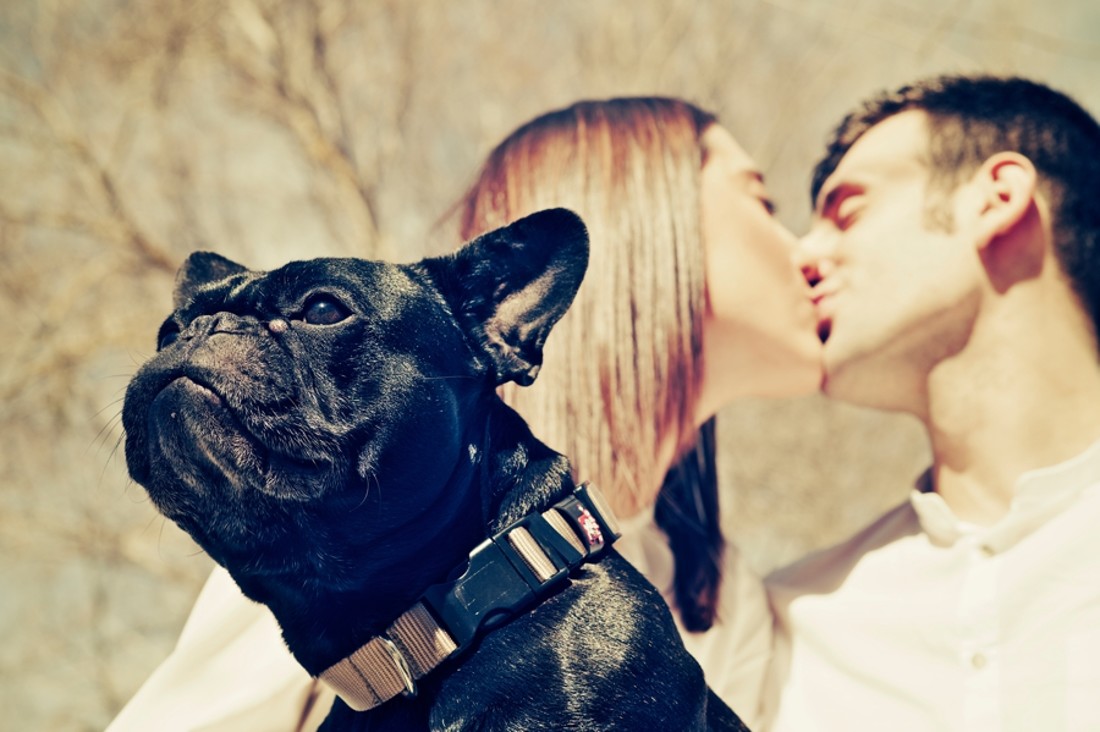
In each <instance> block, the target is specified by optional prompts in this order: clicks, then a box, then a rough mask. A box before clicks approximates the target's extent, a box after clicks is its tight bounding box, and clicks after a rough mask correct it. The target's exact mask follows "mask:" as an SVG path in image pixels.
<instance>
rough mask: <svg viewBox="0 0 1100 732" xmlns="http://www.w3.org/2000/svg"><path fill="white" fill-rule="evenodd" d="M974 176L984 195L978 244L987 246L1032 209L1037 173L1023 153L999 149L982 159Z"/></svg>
mask: <svg viewBox="0 0 1100 732" xmlns="http://www.w3.org/2000/svg"><path fill="white" fill-rule="evenodd" d="M975 178H976V180H977V182H978V183H979V190H980V191H981V195H982V201H981V203H982V209H981V212H980V214H979V216H980V219H979V227H980V232H979V233H980V236H979V239H978V245H979V248H982V249H985V248H987V247H988V246H989V245H990V244H991V243H992V242H994V241H996V240H998V239H999V238H1001V237H1004V236H1005V235H1007V234H1009V233H1011V232H1012V230H1013V229H1015V228H1016V227H1017V226H1018V225H1019V224H1020V222H1021V221H1023V220H1024V219H1025V218H1026V217H1027V216H1028V215H1029V214H1030V213H1031V212H1032V207H1033V206H1034V204H1035V194H1036V190H1037V186H1038V173H1037V172H1036V171H1035V166H1034V165H1033V164H1032V162H1031V161H1030V160H1028V159H1027V158H1026V157H1024V156H1023V155H1020V154H1019V153H1015V152H999V153H997V154H995V155H993V156H991V157H990V158H989V159H987V160H986V161H985V162H984V163H982V165H981V167H980V168H979V169H978V172H977V173H976V174H975Z"/></svg>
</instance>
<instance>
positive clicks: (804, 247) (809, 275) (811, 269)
mask: <svg viewBox="0 0 1100 732" xmlns="http://www.w3.org/2000/svg"><path fill="white" fill-rule="evenodd" d="M831 255H832V246H831V245H830V243H829V242H828V237H826V236H823V235H822V234H821V233H820V232H815V231H810V232H809V233H807V234H806V235H804V236H802V237H801V238H800V239H799V240H798V244H797V246H795V248H794V255H793V256H794V263H795V266H796V267H798V269H799V271H800V272H802V276H803V277H805V278H806V282H808V283H810V286H811V287H813V286H814V285H816V284H817V283H818V282H820V281H821V280H822V279H824V278H825V276H826V275H827V274H828V273H829V271H830V270H831V269H832V260H831V258H830V257H831Z"/></svg>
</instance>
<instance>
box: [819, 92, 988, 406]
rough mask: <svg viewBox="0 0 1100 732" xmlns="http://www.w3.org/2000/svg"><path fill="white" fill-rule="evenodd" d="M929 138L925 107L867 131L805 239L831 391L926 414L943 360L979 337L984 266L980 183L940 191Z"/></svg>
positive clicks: (828, 188)
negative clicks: (976, 189)
mask: <svg viewBox="0 0 1100 732" xmlns="http://www.w3.org/2000/svg"><path fill="white" fill-rule="evenodd" d="M927 140H928V129H927V120H926V117H925V115H924V113H923V112H920V111H907V112H903V113H901V114H898V115H895V116H893V117H889V118H887V119H886V120H884V121H882V122H880V123H879V124H877V125H875V126H874V127H872V128H871V129H870V130H868V131H867V132H866V133H865V134H864V135H863V136H862V137H861V138H860V139H859V140H858V141H857V142H856V143H855V144H854V145H853V146H852V147H851V149H850V150H849V151H848V153H847V154H846V155H845V156H844V158H843V159H842V160H841V161H840V164H839V165H838V166H837V168H836V170H835V171H834V172H833V174H832V175H831V176H830V177H829V178H828V180H826V181H825V184H824V185H823V187H822V189H821V191H820V193H819V195H818V199H817V201H815V210H814V217H813V223H812V227H811V230H810V232H809V234H807V235H806V236H805V237H804V238H803V239H802V241H801V243H800V254H801V264H802V265H803V270H804V272H805V273H806V275H807V278H808V279H809V280H810V282H811V283H812V284H814V287H813V301H814V304H815V307H816V309H817V315H818V329H819V334H820V335H821V337H822V339H823V340H824V342H825V349H824V359H825V381H824V389H825V391H826V393H828V394H830V395H832V396H836V397H839V398H841V399H844V400H846V401H852V402H855V403H859V404H864V405H866V406H873V407H878V408H886V409H900V410H905V411H911V412H914V413H916V414H918V416H920V415H922V414H923V412H924V398H923V397H924V394H925V391H926V385H927V380H928V376H929V374H930V373H931V371H932V369H933V368H934V367H935V366H936V365H937V364H938V363H940V362H941V361H942V360H943V359H944V358H945V357H947V356H949V355H951V354H952V353H955V352H957V351H958V350H959V349H960V348H961V347H962V346H963V345H964V344H965V343H966V340H967V338H968V337H969V333H970V327H971V324H972V322H973V318H974V316H975V314H976V312H977V304H978V300H979V297H978V295H979V287H978V284H979V282H980V277H979V275H980V271H981V266H980V261H979V258H978V252H977V249H976V247H975V246H974V245H973V242H972V240H973V230H972V227H971V226H970V223H971V221H972V220H973V217H972V216H967V215H966V214H967V212H968V211H970V210H973V209H974V206H973V205H972V203H973V200H974V197H973V195H972V194H973V192H972V191H970V190H969V189H968V185H967V184H964V185H963V186H960V187H959V188H958V189H956V190H955V191H954V192H952V193H949V194H943V193H937V192H935V191H933V192H931V194H930V192H929V189H928V180H929V168H928V166H927V163H926V161H925V158H926V155H925V151H926V149H927ZM929 195H934V196H945V197H946V199H947V200H946V201H945V202H944V205H946V206H947V207H948V209H949V212H950V213H951V214H952V215H953V218H954V219H955V226H954V230H953V231H951V232H947V231H943V230H942V227H939V228H937V227H936V225H935V223H934V220H933V217H931V216H929V215H928V205H927V202H928V201H929ZM968 237H969V238H968Z"/></svg>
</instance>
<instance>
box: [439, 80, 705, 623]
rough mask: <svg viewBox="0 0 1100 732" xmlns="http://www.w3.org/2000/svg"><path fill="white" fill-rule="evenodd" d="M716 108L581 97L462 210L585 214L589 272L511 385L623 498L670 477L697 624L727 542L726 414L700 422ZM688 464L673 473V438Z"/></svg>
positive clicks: (668, 497)
mask: <svg viewBox="0 0 1100 732" xmlns="http://www.w3.org/2000/svg"><path fill="white" fill-rule="evenodd" d="M713 122H714V117H713V116H712V115H710V114H709V113H707V112H704V111H702V110H700V109H698V108H697V107H694V106H693V105H690V104H688V103H686V102H683V101H680V100H676V99H668V98H660V97H644V98H620V99H610V100H604V101H583V102H578V103H576V104H574V105H572V106H570V107H567V108H565V109H561V110H557V111H554V112H550V113H548V114H544V115H542V116H540V117H538V118H536V119H534V120H532V121H531V122H528V123H527V124H525V125H523V126H522V127H520V128H519V129H517V130H516V131H515V132H513V133H512V134H511V135H510V136H508V137H507V138H506V139H505V140H504V141H503V142H501V143H500V145H498V146H497V147H496V148H495V149H494V150H493V151H492V153H490V155H489V157H488V159H487V160H486V162H485V165H484V166H483V168H482V169H481V172H480V175H479V176H478V179H477V181H476V182H475V183H474V185H473V186H472V187H471V188H470V190H469V191H468V192H467V193H466V195H465V197H464V198H463V200H462V202H461V203H460V204H459V209H460V232H459V233H460V234H461V236H462V238H463V239H464V240H465V239H469V238H472V237H474V236H476V235H478V234H481V233H484V232H486V231H488V230H491V229H493V228H496V227H498V226H503V225H505V224H507V223H509V222H511V221H513V220H515V219H517V218H520V217H521V216H524V215H526V214H529V213H532V212H534V211H537V210H539V209H543V208H550V207H555V206H564V207H566V208H570V209H573V210H574V211H576V212H577V213H578V214H580V216H581V217H582V218H583V219H584V221H585V223H586V224H587V226H588V230H589V235H590V238H591V242H592V249H591V254H590V258H589V268H588V272H587V274H586V275H585V281H584V284H583V285H582V286H581V290H580V293H579V294H578V296H577V299H576V301H575V302H574V304H573V306H572V308H571V309H570V310H569V312H568V313H567V314H566V315H565V317H564V318H563V319H562V321H561V322H560V323H559V324H558V325H557V327H556V328H555V330H554V332H553V333H552V334H551V336H550V340H549V343H548V346H547V349H546V351H545V363H544V365H543V368H542V371H541V372H540V375H539V378H538V380H537V381H536V382H535V383H534V384H533V385H532V386H530V387H524V388H519V387H516V386H515V385H514V384H509V385H506V386H505V387H503V388H502V394H501V395H502V397H503V398H504V399H505V401H507V402H508V403H509V404H511V405H512V406H513V407H514V408H515V409H516V410H517V411H518V412H519V413H520V414H522V415H523V416H524V417H526V418H527V419H528V421H529V422H530V423H531V425H532V429H533V430H534V432H535V433H536V434H537V435H538V436H539V437H540V438H541V439H542V440H544V441H545V442H546V443H547V444H549V445H551V446H552V447H553V448H554V449H556V450H560V451H561V452H563V453H564V454H566V455H567V456H568V457H569V458H570V460H571V461H572V463H573V468H574V471H575V472H576V475H577V477H578V479H581V480H589V481H592V482H594V483H595V484H597V485H599V486H601V488H603V490H604V491H605V492H606V493H607V494H608V495H609V496H610V497H611V498H612V500H613V502H614V503H615V505H618V506H623V505H625V506H627V507H633V506H638V505H639V500H638V499H639V493H642V494H643V495H644V494H647V493H649V491H651V490H652V488H653V487H654V486H657V485H661V486H662V487H661V491H660V493H659V496H658V501H657V507H656V515H657V521H658V523H659V524H660V525H661V527H662V529H664V531H665V532H666V534H667V535H668V536H669V541H670V545H671V547H672V551H673V554H674V556H675V558H676V559H675V570H676V580H675V592H676V601H677V605H678V608H679V611H680V617H681V621H682V622H683V624H684V626H685V627H686V628H688V629H689V630H705V629H706V628H708V627H710V626H711V624H712V623H713V620H714V616H715V610H716V608H715V605H716V603H717V591H718V585H719V582H720V579H721V564H720V556H721V550H722V546H723V540H722V534H721V529H720V526H719V522H718V510H717V509H718V499H717V478H716V475H715V470H714V449H715V448H714V437H713V435H714V424H713V420H711V421H710V422H708V423H707V424H706V425H704V426H703V428H702V429H699V430H697V429H696V428H695V403H696V399H697V396H698V393H699V385H700V379H701V375H702V357H703V354H702V326H703V315H704V312H705V310H704V309H705V302H706V300H705V298H706V293H705V273H704V253H703V252H704V250H703V244H702V239H701V234H700V225H699V221H700V214H699V211H700V202H699V186H700V171H701V169H702V164H703V156H704V150H703V146H702V144H701V142H700V138H701V136H702V134H703V132H704V130H705V129H706V128H707V127H708V126H709V125H710V124H712V123H713ZM670 441H671V442H672V444H673V446H674V447H675V449H676V453H675V454H676V456H677V458H678V462H677V464H676V465H674V467H673V469H672V470H669V471H668V472H667V474H663V472H664V470H665V467H666V466H665V465H661V464H660V462H661V456H660V453H661V448H662V447H664V446H666V445H667V444H668V443H669V442H670Z"/></svg>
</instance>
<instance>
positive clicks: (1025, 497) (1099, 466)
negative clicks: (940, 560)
mask: <svg viewBox="0 0 1100 732" xmlns="http://www.w3.org/2000/svg"><path fill="white" fill-rule="evenodd" d="M1098 483H1100V441H1098V442H1095V443H1093V445H1092V446H1091V447H1089V448H1088V449H1086V450H1085V451H1084V452H1082V453H1080V454H1079V455H1077V456H1076V457H1073V458H1071V459H1069V460H1066V461H1065V462H1061V463H1058V464H1056V465H1050V466H1047V467H1044V468H1038V469H1036V470H1029V471H1027V472H1025V473H1023V474H1022V475H1020V477H1019V478H1017V479H1016V485H1015V487H1014V496H1013V499H1012V505H1011V506H1010V507H1009V510H1008V513H1007V514H1006V515H1005V516H1004V518H1002V519H1001V520H1000V521H998V522H997V523H995V524H993V525H992V526H976V525H974V524H968V523H966V522H964V521H961V520H960V519H959V518H958V516H956V515H955V513H954V511H952V510H951V507H950V506H948V505H947V502H946V501H944V500H943V497H942V496H940V494H938V493H936V491H935V486H933V484H932V469H931V468H929V469H928V470H926V471H925V472H924V474H923V475H921V476H920V478H918V479H917V482H916V485H915V486H914V490H913V492H912V493H911V494H910V497H909V500H910V503H911V504H912V506H913V510H914V511H916V513H917V517H918V518H919V520H920V524H921V528H922V529H924V532H925V533H926V534H928V536H929V537H930V538H931V539H932V540H933V541H934V542H935V543H937V544H944V545H952V544H954V543H955V542H957V541H958V540H959V539H961V538H962V537H964V536H974V537H976V538H977V539H979V540H980V541H981V543H982V547H983V550H985V551H987V552H990V553H999V552H1002V551H1005V550H1006V549H1009V548H1011V547H1012V546H1014V545H1015V544H1016V543H1017V542H1018V541H1020V540H1021V539H1023V538H1024V537H1025V536H1027V535H1028V534H1030V533H1031V532H1032V531H1034V530H1035V529H1036V528H1038V527H1039V526H1041V525H1042V524H1043V523H1044V522H1045V521H1046V520H1047V519H1049V518H1051V517H1052V516H1054V515H1056V514H1058V513H1060V512H1061V511H1063V510H1065V508H1066V507H1068V506H1069V505H1070V504H1071V503H1073V501H1074V500H1076V498H1077V497H1078V496H1079V495H1080V494H1081V492H1082V491H1083V490H1085V488H1087V487H1089V486H1090V485H1095V484H1098Z"/></svg>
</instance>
